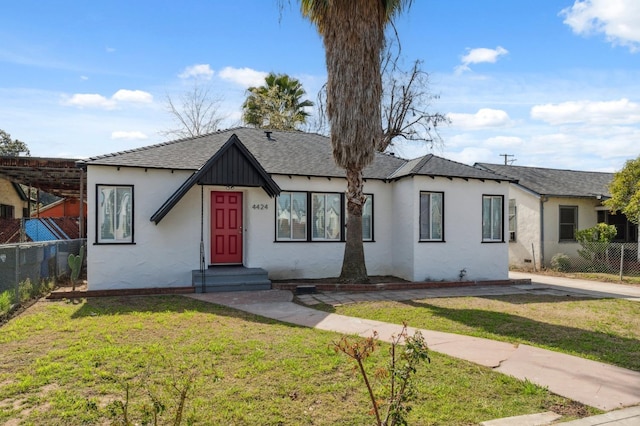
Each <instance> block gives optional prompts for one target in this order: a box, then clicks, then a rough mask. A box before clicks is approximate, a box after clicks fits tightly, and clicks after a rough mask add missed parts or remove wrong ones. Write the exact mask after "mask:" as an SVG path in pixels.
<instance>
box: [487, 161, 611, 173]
mask: <svg viewBox="0 0 640 426" xmlns="http://www.w3.org/2000/svg"><path fill="white" fill-rule="evenodd" d="M476 164H486V165H487V166H498V167H518V168H521V169H541V170H555V171H558V172H576V173H599V174H605V175H612V174H614V172H598V171H595V170H573V169H557V168H553V167H538V166H514V165H513V164H497V163H476Z"/></svg>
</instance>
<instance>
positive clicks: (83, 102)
mask: <svg viewBox="0 0 640 426" xmlns="http://www.w3.org/2000/svg"><path fill="white" fill-rule="evenodd" d="M119 102H129V103H146V104H148V103H152V102H153V96H152V95H151V93H148V92H145V91H142V90H127V89H120V90H118V91H117V92H116V93H114V94H113V95H112V96H111V98H106V97H104V96H102V95H99V94H97V93H76V94H74V95H72V96H70V97H69V96H67V97H65V98H64V99H63V100H62V102H61V103H62V105H66V106H75V107H78V108H101V109H115V108H116V107H117V106H118V103H119Z"/></svg>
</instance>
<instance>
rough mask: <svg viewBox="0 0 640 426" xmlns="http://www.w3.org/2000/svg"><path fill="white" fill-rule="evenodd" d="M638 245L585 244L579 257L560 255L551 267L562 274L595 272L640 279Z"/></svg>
mask: <svg viewBox="0 0 640 426" xmlns="http://www.w3.org/2000/svg"><path fill="white" fill-rule="evenodd" d="M639 256H640V254H639V253H638V243H603V242H590V243H586V244H583V245H582V247H581V248H580V249H579V250H578V256H574V257H569V256H567V255H565V254H562V253H559V254H557V255H555V256H553V258H552V259H551V267H552V268H553V269H556V270H558V271H561V272H593V273H603V274H612V275H617V276H618V277H619V279H620V280H622V279H623V278H624V277H640V257H639Z"/></svg>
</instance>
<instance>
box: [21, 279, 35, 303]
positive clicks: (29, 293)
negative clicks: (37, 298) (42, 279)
mask: <svg viewBox="0 0 640 426" xmlns="http://www.w3.org/2000/svg"><path fill="white" fill-rule="evenodd" d="M31 297H33V284H31V280H30V279H29V278H27V279H26V280H24V281H22V282H21V283H20V284H18V299H19V301H20V303H24V302H26V301H27V300H29V299H31Z"/></svg>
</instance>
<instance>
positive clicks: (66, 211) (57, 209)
mask: <svg viewBox="0 0 640 426" xmlns="http://www.w3.org/2000/svg"><path fill="white" fill-rule="evenodd" d="M82 204H83V206H82V207H83V209H82V210H83V212H82V213H83V216H84V217H85V218H86V217H87V203H86V202H84V203H82ZM31 217H73V218H78V217H80V201H79V200H78V199H77V198H61V199H60V200H58V201H55V202H53V203H51V204H47V205H46V206H43V207H40V208H38V209H37V210H36V211H33V212H32V213H31Z"/></svg>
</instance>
